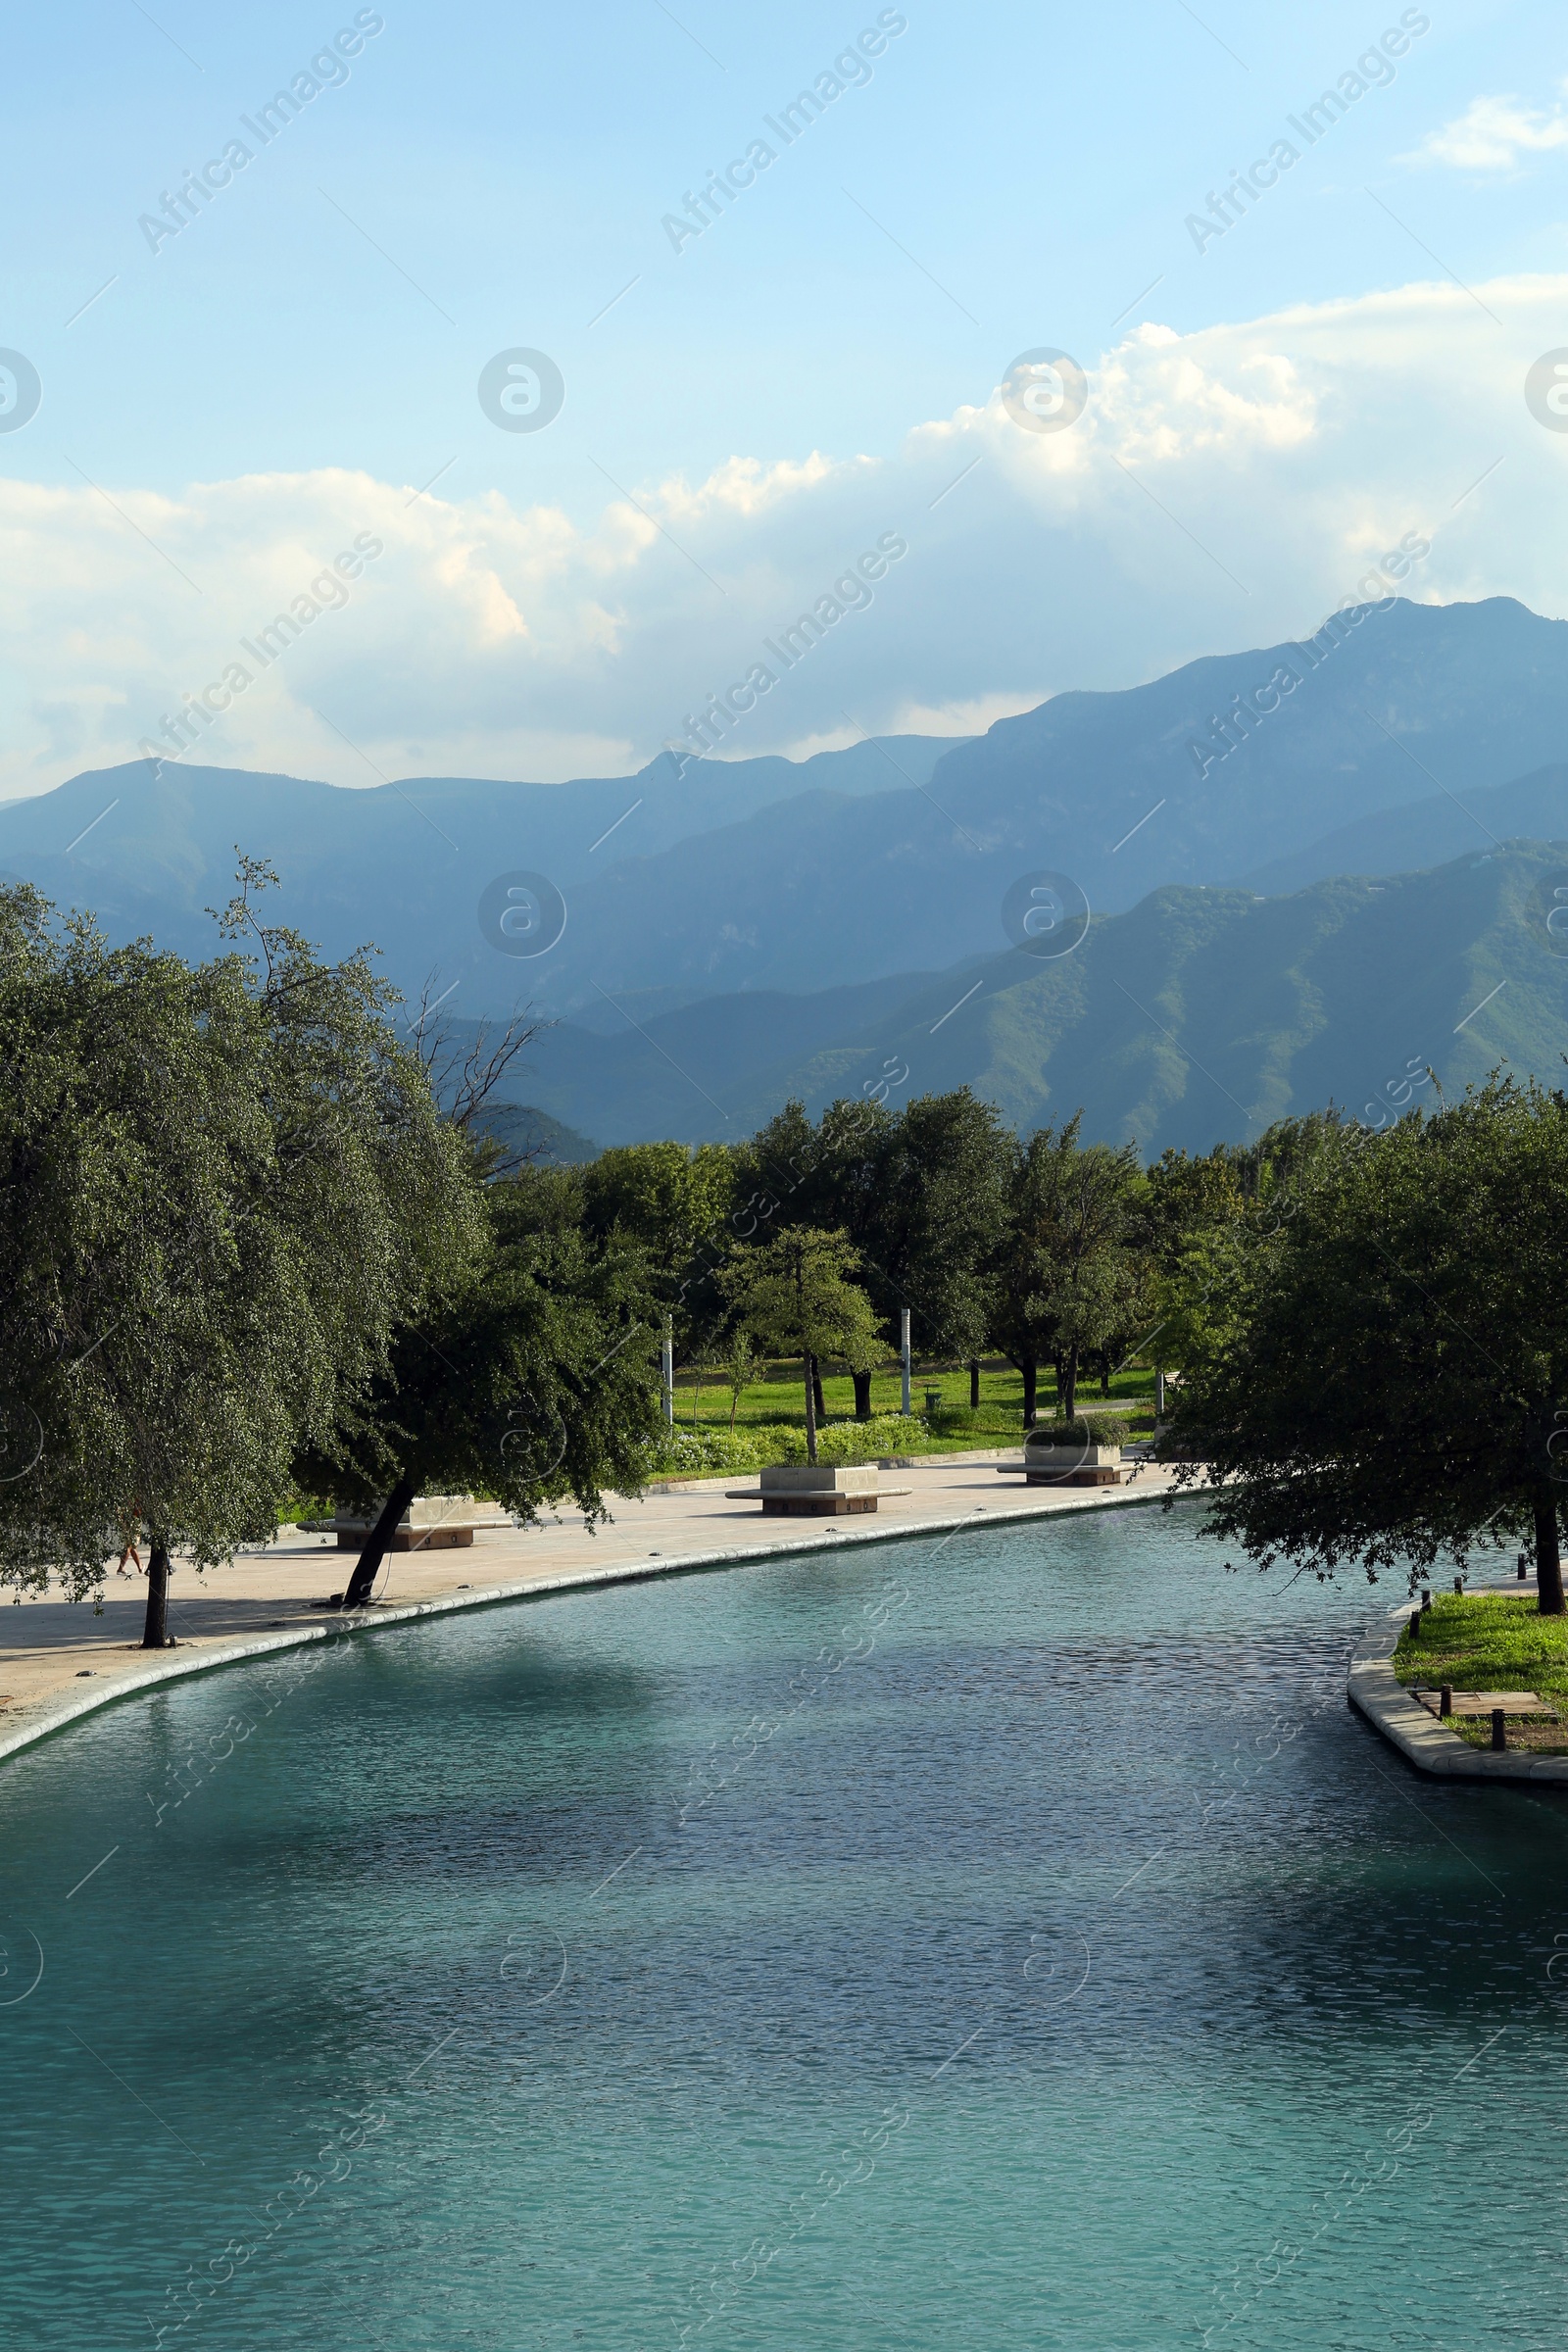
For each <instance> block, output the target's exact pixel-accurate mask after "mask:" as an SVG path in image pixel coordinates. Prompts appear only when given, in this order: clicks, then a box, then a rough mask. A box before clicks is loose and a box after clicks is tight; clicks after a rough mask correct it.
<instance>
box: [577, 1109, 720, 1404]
mask: <svg viewBox="0 0 1568 2352" xmlns="http://www.w3.org/2000/svg"><path fill="white" fill-rule="evenodd" d="M583 1178H584V1192H583V1201H584V1209H585V1214H586V1217H587V1220H588V1223H589V1225H590V1227H591V1228H592V1230H593V1231H594V1232H595V1233H596V1234H598V1235H600V1236H601V1237H608V1236H609V1235H610V1234H612V1233H619V1234H620V1235H621V1236H622V1237H623V1239H624V1240H626V1241H628V1242H632V1243H636V1244H637V1245H638V1246H639V1247H640V1248H641V1249H642V1250H644V1251H645V1252H646V1256H647V1261H648V1268H649V1275H650V1279H651V1280H652V1281H653V1282H654V1283H655V1284H656V1286H657V1287H658V1289H659V1292H660V1296H661V1297H662V1299H663V1301H664V1304H665V1307H666V1309H667V1311H668V1312H669V1313H670V1314H671V1315H672V1317H673V1321H674V1336H675V1351H676V1355H677V1358H678V1359H679V1360H680V1361H681V1362H685V1361H686V1360H687V1359H688V1357H689V1355H690V1353H691V1350H692V1349H693V1348H699V1347H705V1346H709V1345H711V1343H712V1341H713V1339H714V1338H715V1336H716V1334H717V1333H718V1331H719V1329H720V1328H721V1326H722V1323H723V1319H724V1306H723V1300H722V1299H721V1297H720V1295H719V1293H718V1291H717V1289H716V1288H715V1285H714V1280H713V1268H714V1265H715V1264H716V1263H717V1262H718V1260H719V1258H720V1257H721V1256H722V1254H723V1251H724V1250H725V1248H726V1247H727V1243H728V1238H729V1236H728V1228H727V1222H726V1221H727V1219H728V1218H729V1215H730V1210H731V1207H732V1205H733V1201H734V1197H735V1189H736V1170H735V1162H734V1156H733V1154H732V1153H731V1152H730V1151H729V1150H728V1148H727V1147H726V1146H724V1145H722V1144H699V1145H697V1147H696V1148H695V1149H694V1150H692V1149H688V1147H687V1146H686V1145H685V1144H627V1145H623V1146H620V1147H617V1148H616V1149H615V1150H613V1151H610V1152H601V1153H600V1155H599V1157H598V1158H597V1159H596V1160H593V1161H591V1162H590V1163H589V1164H588V1166H587V1167H586V1168H585V1169H584V1170H583Z"/></svg>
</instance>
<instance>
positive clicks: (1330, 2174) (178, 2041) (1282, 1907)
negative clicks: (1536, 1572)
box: [0, 1506, 1568, 2352]
mask: <svg viewBox="0 0 1568 2352" xmlns="http://www.w3.org/2000/svg"><path fill="white" fill-rule="evenodd" d="M1197 1524H1198V1519H1197V1514H1196V1513H1195V1511H1194V1510H1193V1508H1192V1507H1191V1506H1188V1507H1186V1508H1184V1509H1183V1510H1181V1511H1179V1512H1177V1513H1175V1514H1174V1515H1171V1516H1163V1515H1161V1514H1158V1513H1156V1512H1152V1511H1149V1510H1138V1511H1128V1512H1116V1513H1112V1514H1108V1515H1103V1516H1099V1517H1095V1518H1092V1519H1086V1520H1079V1521H1077V1522H1075V1523H1072V1524H1068V1525H1055V1526H1050V1527H1041V1526H1038V1525H1036V1526H1032V1527H1029V1528H1027V1529H1024V1530H1019V1531H1015V1532H1013V1533H1010V1534H1004V1533H1000V1532H998V1531H997V1530H996V1529H995V1528H990V1529H977V1530H976V1531H975V1532H974V1533H972V1534H970V1533H968V1532H967V1531H966V1532H964V1533H963V1534H961V1535H959V1536H956V1537H951V1538H948V1539H946V1540H945V1541H943V1542H941V1543H938V1542H935V1541H933V1542H930V1543H924V1544H912V1543H899V1544H885V1545H872V1546H865V1547H855V1548H852V1549H851V1550H849V1551H848V1552H842V1553H841V1552H838V1551H834V1552H832V1553H824V1554H822V1555H819V1556H817V1557H814V1558H812V1559H809V1560H801V1559H799V1558H797V1559H792V1560H789V1561H781V1562H778V1563H774V1564H770V1565H764V1566H760V1567H755V1568H750V1569H747V1570H744V1571H740V1572H734V1573H729V1574H725V1575H707V1576H700V1577H690V1578H684V1579H679V1580H672V1581H670V1582H669V1583H667V1584H662V1585H649V1586H629V1587H626V1588H623V1589H620V1590H617V1591H612V1592H604V1593H595V1594H592V1595H588V1596H582V1597H577V1598H570V1599H565V1598H564V1599H560V1600H554V1601H543V1602H539V1603H537V1604H534V1605H531V1606H528V1607H523V1608H514V1609H511V1610H498V1611H494V1612H488V1613H485V1614H482V1615H478V1616H475V1617H473V1618H469V1619H467V1620H465V1621H463V1622H460V1623H452V1624H448V1625H443V1626H432V1627H429V1628H427V1629H421V1630H419V1631H417V1632H412V1633H402V1634H396V1635H393V1634H388V1635H387V1636H385V1637H381V1638H377V1639H368V1640H358V1641H352V1642H344V1643H343V1644H342V1645H340V1646H338V1647H337V1648H336V1649H335V1650H334V1651H333V1652H332V1653H331V1654H329V1655H327V1656H325V1657H324V1658H323V1659H322V1661H321V1663H320V1665H319V1670H318V1671H315V1672H314V1673H312V1674H310V1675H307V1676H303V1677H302V1676H301V1674H300V1672H299V1669H298V1665H297V1663H295V1664H293V1665H287V1670H286V1672H285V1671H284V1665H286V1662H284V1665H279V1666H274V1667H273V1668H270V1669H268V1670H265V1671H263V1670H255V1671H253V1670H250V1669H246V1670H244V1671H241V1672H235V1673H225V1674H220V1675H215V1676H213V1677H211V1678H209V1679H206V1680H198V1681H196V1682H194V1683H192V1684H190V1685H188V1686H186V1687H183V1688H176V1689H174V1690H172V1691H169V1692H166V1693H165V1694H164V1695H162V1696H160V1697H158V1698H155V1699H153V1700H151V1701H149V1702H147V1703H145V1704H138V1705H135V1706H130V1707H126V1708H123V1709H121V1710H119V1711H111V1712H110V1713H109V1714H107V1715H105V1716H103V1717H101V1718H99V1719H97V1720H96V1721H90V1722H88V1723H87V1724H85V1725H83V1726H81V1727H79V1728H77V1729H76V1730H74V1731H73V1732H71V1733H69V1734H67V1735H66V1736H64V1737H63V1738H61V1739H60V1740H56V1741H54V1742H53V1743H51V1744H50V1745H48V1746H47V1747H45V1748H43V1749H41V1750H39V1751H37V1752H36V1753H35V1754H33V1755H31V1756H30V1757H25V1758H24V1759H22V1760H21V1761H20V1762H18V1763H15V1764H13V1765H11V1766H9V1767H8V1768H7V1770H6V1773H5V1776H4V1802H5V1821H6V1839H5V1849H4V1851H5V1859H4V1874H3V1878H0V1920H3V1923H4V1935H3V1937H0V1943H3V1949H0V1964H3V1965H4V1967H5V1969H6V1971H7V1973H6V1975H5V1976H4V1977H3V1978H0V2050H3V2054H4V2066H5V2082H6V2090H7V2097H6V2103H5V2104H6V2116H5V2123H4V2126H3V2142H0V2156H3V2163H4V2177H5V2182H6V2200H7V2213H8V2219H9V2224H10V2227H9V2229H8V2231H7V2260H6V2262H5V2264H4V2266H3V2268H0V2321H3V2322H4V2324H5V2333H6V2335H7V2336H8V2337H9V2338H10V2339H11V2340H15V2341H17V2342H18V2343H21V2344H25V2345H27V2346H29V2347H30V2346H37V2347H45V2348H50V2352H53V2348H54V2347H68V2346H69V2347H72V2348H73V2352H75V2348H76V2347H79V2346H81V2345H83V2344H85V2343H88V2342H92V2343H102V2344H105V2345H115V2344H120V2343H124V2344H126V2345H133V2344H150V2343H154V2342H160V2341H161V2342H162V2343H164V2344H165V2345H170V2344H178V2345H180V2346H181V2347H182V2348H183V2347H187V2346H192V2345H195V2344H198V2343H201V2344H204V2345H207V2346H218V2347H228V2346H232V2347H234V2348H235V2352H241V2348H244V2352H249V2348H250V2347H253V2346H258V2345H266V2346H268V2347H269V2348H271V2347H285V2346H287V2347H292V2346H296V2345H298V2346H302V2347H303V2346H310V2347H313V2352H337V2348H338V2347H344V2348H347V2347H350V2346H354V2347H359V2346H362V2345H376V2346H380V2345H387V2346H391V2347H396V2348H398V2352H404V2348H410V2347H425V2346H429V2347H431V2348H432V2352H450V2348H452V2347H461V2346H465V2345H474V2346H494V2347H497V2348H498V2352H499V2348H501V2347H506V2348H507V2352H513V2348H515V2347H518V2346H554V2345H558V2344H559V2345H568V2344H572V2343H575V2342H578V2341H581V2342H584V2343H587V2344H589V2345H591V2346H593V2347H596V2348H598V2347H606V2348H611V2352H619V2348H622V2347H624V2348H625V2352H633V2348H635V2347H646V2348H647V2352H662V2347H666V2346H667V2347H672V2348H673V2347H678V2346H681V2345H686V2344H693V2345H700V2344H706V2345H711V2346H714V2347H715V2348H716V2347H719V2346H724V2347H729V2346H752V2345H756V2346H767V2347H775V2346H776V2347H779V2348H781V2352H782V2348H783V2347H786V2346H788V2347H790V2348H791V2352H800V2348H801V2347H803V2346H808V2345H809V2346H811V2347H813V2348H817V2352H849V2348H850V2347H855V2352H882V2347H888V2348H889V2352H892V2348H894V2347H898V2346H904V2345H910V2344H913V2345H918V2346H920V2347H922V2348H924V2347H931V2346H938V2345H941V2346H946V2345H973V2346H975V2347H977V2348H979V2347H984V2348H985V2352H993V2348H994V2347H999V2346H1002V2347H1005V2346H1009V2345H1018V2346H1039V2347H1045V2346H1056V2345H1061V2346H1068V2345H1071V2346H1073V2347H1075V2348H1076V2347H1084V2346H1094V2347H1099V2346H1107V2347H1108V2346H1115V2347H1120V2346H1137V2347H1143V2346H1149V2347H1151V2348H1153V2347H1165V2346H1173V2345H1183V2344H1193V2345H1210V2346H1224V2347H1227V2348H1228V2352H1240V2348H1241V2347H1243V2346H1251V2345H1256V2346H1270V2347H1272V2346H1279V2345H1289V2346H1291V2347H1297V2346H1300V2347H1316V2346H1323V2347H1330V2346H1335V2347H1338V2346H1348V2345H1356V2346H1359V2345H1363V2344H1365V2345H1374V2344H1375V2345H1377V2346H1379V2347H1385V2346H1391V2345H1392V2346H1402V2345H1406V2344H1408V2345H1410V2346H1417V2345H1420V2346H1429V2345H1434V2344H1436V2345H1451V2346H1453V2347H1456V2348H1457V2347H1464V2348H1465V2352H1474V2348H1475V2347H1477V2346H1487V2345H1491V2344H1494V2343H1495V2344H1497V2345H1499V2346H1500V2345H1503V2344H1506V2345H1507V2346H1509V2347H1510V2348H1512V2347H1533V2346H1536V2345H1542V2346H1544V2345H1546V2344H1548V2343H1549V2344H1552V2345H1555V2344H1557V2343H1558V2342H1559V2341H1560V2340H1561V2336H1562V2332H1563V2327H1564V2322H1565V2319H1568V2312H1565V2308H1564V2287H1563V2278H1562V2256H1561V2245H1562V2223H1563V2213H1562V2204H1563V2195H1564V2192H1563V2190H1562V2188H1561V2186H1560V2185H1559V2183H1560V2179H1561V2175H1562V2172H1563V2156H1564V2153H1565V2150H1564V2115H1565V2110H1564V2104H1563V2092H1562V2086H1561V2082H1560V2080H1559V2072H1558V2069H1559V2063H1560V2061H1559V2056H1558V2052H1559V2047H1560V2042H1561V2037H1562V2032H1563V2025H1564V2020H1563V2018H1562V2016H1561V2015H1560V2014H1559V2003H1560V2002H1561V2001H1562V2000H1563V1999H1564V1997H1565V1995H1568V1983H1564V1982H1561V1980H1565V1979H1568V1899H1565V1895H1564V1885H1565V1870H1564V1865H1565V1861H1568V1835H1565V1833H1568V1813H1565V1811H1564V1800H1563V1799H1562V1798H1560V1797H1556V1796H1553V1795H1551V1794H1548V1793H1546V1792H1541V1793H1539V1794H1538V1793H1535V1792H1526V1791H1503V1790H1498V1789H1476V1790H1465V1789H1437V1788H1433V1787H1431V1786H1430V1785H1427V1784H1424V1783H1422V1782H1419V1781H1417V1780H1416V1779H1415V1778H1414V1777H1413V1776H1412V1775H1411V1774H1409V1773H1408V1771H1407V1770H1406V1769H1405V1767H1404V1766H1403V1765H1402V1764H1400V1763H1399V1762H1398V1760H1397V1758H1395V1757H1394V1756H1393V1755H1392V1754H1391V1753H1390V1752H1389V1751H1388V1750H1386V1749H1385V1748H1383V1747H1382V1746H1381V1745H1380V1744H1378V1743H1377V1741H1376V1740H1374V1738H1373V1736H1372V1735H1371V1734H1370V1733H1369V1732H1368V1731H1367V1729H1366V1727H1365V1726H1364V1725H1362V1724H1361V1723H1360V1722H1359V1721H1358V1720H1357V1719H1356V1718H1354V1717H1352V1716H1351V1715H1350V1714H1349V1712H1348V1709H1347V1707H1346V1704H1345V1696H1344V1669H1345V1660H1346V1656H1347V1653H1348V1648H1349V1645H1350V1642H1351V1641H1352V1640H1353V1638H1354V1636H1355V1634H1356V1633H1357V1632H1358V1631H1359V1630H1360V1628H1361V1626H1362V1625H1363V1624H1364V1622H1365V1621H1366V1619H1367V1617H1368V1616H1369V1614H1371V1613H1373V1612H1374V1611H1375V1610H1376V1609H1379V1608H1382V1607H1385V1606H1387V1605H1388V1604H1389V1603H1390V1602H1391V1601H1392V1600H1393V1599H1394V1598H1395V1594H1394V1593H1392V1592H1387V1591H1380V1592H1379V1593H1373V1594H1368V1593H1367V1591H1366V1589H1365V1587H1364V1586H1356V1585H1354V1584H1346V1585H1343V1586H1341V1587H1339V1588H1337V1589H1335V1588H1331V1589H1327V1590H1325V1589H1322V1588H1319V1587H1318V1586H1317V1585H1315V1584H1308V1583H1300V1584H1296V1585H1293V1586H1291V1587H1290V1589H1289V1590H1286V1589H1285V1587H1284V1581H1283V1579H1282V1578H1278V1577H1276V1578H1270V1579H1262V1578H1259V1577H1257V1576H1256V1575H1255V1574H1253V1573H1251V1572H1250V1571H1247V1572H1245V1573H1243V1574H1240V1575H1233V1576H1230V1577H1227V1576H1226V1575H1225V1574H1224V1572H1223V1568H1222V1565H1221V1558H1220V1555H1219V1554H1218V1553H1217V1552H1216V1551H1215V1549H1214V1548H1213V1547H1212V1546H1211V1545H1207V1544H1202V1543H1201V1541H1199V1540H1197V1538H1196V1533H1195V1531H1196V1527H1197ZM116 1848H118V1850H117V1851H113V1852H112V1853H111V1849H116ZM106 1854H109V1855H110V1858H109V1859H108V1860H106V1861H103V1866H102V1867H101V1868H98V1869H96V1870H94V1866H95V1865H97V1864H98V1863H99V1862H100V1860H101V1858H102V1857H104V1856H105V1855H106ZM86 1872H94V1875H93V1876H91V1877H90V1879H88V1880H87V1882H86V1884H79V1882H81V1880H82V1876H83V1873H86ZM73 1888H74V1889H75V1891H74V1892H70V1890H71V1889H73ZM68 1894H69V1899H68ZM32 1938H36V1947H35V1945H34V1942H33V1941H32V1940H30V1939H32ZM35 1948H36V1949H38V1950H40V1951H41V1955H42V1963H43V1974H42V1979H41V1982H39V1983H38V1984H37V1985H36V1987H35V1989H33V1990H32V1991H31V1992H30V1995H29V1997H26V1998H25V1999H20V2000H17V1999H14V1998H12V1996H13V1995H14V1994H15V1993H16V1992H18V1991H20V1990H21V1988H22V1987H23V1986H24V1985H25V1984H26V1981H27V1979H28V1978H29V1977H30V1976H32V1975H33V1973H34V1970H33V1961H32V1955H33V1953H34V1950H35ZM1558 1953H1560V1954H1562V1955H1563V1958H1562V1960H1561V1961H1555V1960H1554V1954H1558ZM8 2000H10V2003H11V2005H9V2006H7V2005H6V2004H7V2002H8Z"/></svg>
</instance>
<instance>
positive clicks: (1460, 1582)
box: [1453, 1576, 1464, 1593]
mask: <svg viewBox="0 0 1568 2352" xmlns="http://www.w3.org/2000/svg"><path fill="white" fill-rule="evenodd" d="M1453 1589H1454V1591H1455V1592H1456V1593H1462V1592H1463V1591H1464V1578H1463V1577H1462V1576H1456V1577H1455V1578H1454V1580H1453Z"/></svg>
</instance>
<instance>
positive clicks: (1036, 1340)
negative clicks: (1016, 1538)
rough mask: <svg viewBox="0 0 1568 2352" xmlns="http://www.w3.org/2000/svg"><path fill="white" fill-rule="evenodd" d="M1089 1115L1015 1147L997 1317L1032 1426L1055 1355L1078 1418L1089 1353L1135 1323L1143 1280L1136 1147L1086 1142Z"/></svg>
mask: <svg viewBox="0 0 1568 2352" xmlns="http://www.w3.org/2000/svg"><path fill="white" fill-rule="evenodd" d="M1082 1120H1083V1113H1082V1112H1081V1111H1080V1112H1079V1113H1078V1114H1077V1116H1076V1117H1075V1118H1072V1119H1070V1120H1069V1121H1068V1122H1067V1124H1066V1125H1065V1126H1064V1127H1062V1128H1059V1129H1056V1130H1053V1129H1051V1128H1049V1127H1042V1128H1040V1129H1039V1130H1038V1131H1037V1132H1036V1133H1035V1134H1034V1135H1032V1136H1031V1137H1030V1138H1029V1141H1028V1143H1027V1144H1021V1145H1016V1146H1015V1147H1014V1151H1013V1161H1012V1168H1011V1172H1010V1176H1011V1180H1010V1183H1009V1185H1008V1188H1007V1214H1006V1223H1005V1229H1004V1234H1003V1239H1002V1243H1001V1247H1000V1249H999V1251H998V1256H997V1261H996V1262H997V1281H996V1290H995V1300H996V1303H995V1306H994V1309H993V1317H994V1328H995V1329H996V1331H997V1333H998V1336H999V1338H1000V1340H1001V1342H1002V1346H1003V1348H1004V1349H1005V1352H1006V1354H1007V1356H1008V1357H1009V1359H1010V1360H1011V1361H1012V1362H1013V1363H1015V1364H1017V1366H1018V1368H1019V1370H1020V1371H1021V1372H1022V1374H1023V1383H1024V1426H1025V1427H1026V1428H1032V1427H1033V1426H1034V1421H1035V1410H1036V1408H1035V1394H1036V1382H1037V1379H1038V1376H1039V1367H1040V1363H1041V1361H1042V1360H1043V1359H1044V1358H1046V1357H1048V1356H1049V1357H1051V1358H1053V1359H1054V1361H1055V1363H1056V1364H1057V1366H1058V1401H1059V1408H1060V1410H1061V1411H1062V1412H1063V1413H1064V1414H1065V1415H1066V1417H1067V1418H1068V1419H1069V1420H1070V1419H1071V1418H1072V1416H1073V1413H1074V1412H1075V1410H1076V1408H1077V1394H1078V1373H1079V1368H1080V1365H1081V1364H1082V1362H1083V1359H1084V1357H1085V1355H1086V1354H1088V1353H1090V1352H1092V1351H1093V1350H1095V1349H1098V1348H1103V1347H1105V1346H1107V1345H1108V1344H1109V1342H1110V1340H1111V1339H1112V1337H1113V1336H1114V1335H1115V1334H1117V1333H1118V1332H1121V1331H1125V1330H1127V1329H1128V1328H1129V1327H1130V1326H1131V1324H1132V1323H1133V1322H1134V1320H1135V1319H1136V1317H1135V1310H1136V1307H1137V1303H1138V1301H1139V1298H1140V1293H1141V1289H1142V1285H1143V1282H1144V1278H1145V1259H1144V1254H1143V1249H1142V1228H1141V1218H1142V1200H1141V1192H1142V1177H1141V1174H1140V1171H1139V1166H1138V1152H1137V1147H1136V1145H1133V1144H1125V1145H1122V1146H1121V1147H1120V1148H1115V1147H1113V1146H1111V1145H1109V1144H1087V1145H1085V1144H1081V1143H1080V1142H1079V1140H1078V1135H1079V1128H1080V1126H1081V1124H1082Z"/></svg>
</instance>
